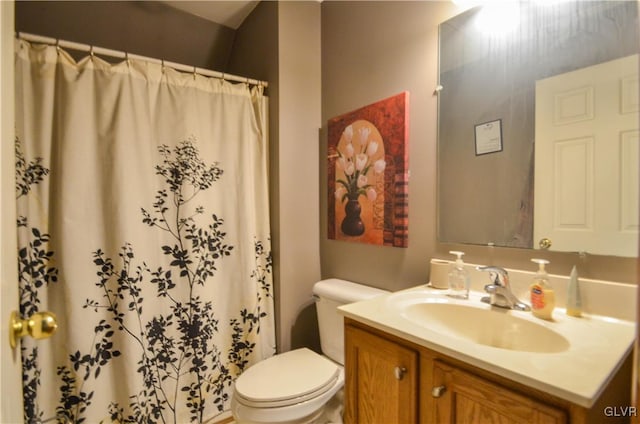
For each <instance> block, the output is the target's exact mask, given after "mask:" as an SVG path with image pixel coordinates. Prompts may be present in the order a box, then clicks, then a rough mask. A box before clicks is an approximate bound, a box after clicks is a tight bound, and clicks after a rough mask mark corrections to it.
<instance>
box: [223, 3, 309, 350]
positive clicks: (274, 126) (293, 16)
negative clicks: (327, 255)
mask: <svg viewBox="0 0 640 424" xmlns="http://www.w3.org/2000/svg"><path fill="white" fill-rule="evenodd" d="M229 72H231V73H237V74H241V75H248V76H252V77H254V78H260V79H265V80H267V81H269V89H268V94H269V101H270V121H269V122H270V131H269V136H270V143H271V146H270V161H271V164H270V173H271V175H270V190H271V223H272V228H271V234H272V248H273V258H274V286H275V306H276V323H277V343H278V350H279V351H287V350H290V349H291V348H296V347H300V346H309V347H312V348H314V349H318V343H319V342H318V335H317V333H318V331H317V328H316V326H317V324H316V319H315V308H314V307H313V302H312V299H311V292H312V287H313V284H314V283H315V282H316V281H318V280H319V279H320V259H319V258H320V241H319V231H318V221H319V219H320V217H319V210H320V207H319V200H318V189H317V187H319V185H320V183H319V180H318V174H319V169H318V162H319V158H318V155H319V153H318V152H319V148H318V131H319V128H320V125H321V121H320V95H321V84H320V83H321V81H320V3H318V2H315V1H306V2H296V1H287V2H278V3H276V2H261V3H260V4H259V5H258V7H257V8H256V9H255V10H254V11H253V13H252V14H251V15H250V16H249V18H248V19H247V20H246V21H245V22H244V23H243V25H242V26H241V27H240V28H239V29H238V31H237V35H236V41H235V43H234V46H233V52H232V55H231V59H230V63H229Z"/></svg>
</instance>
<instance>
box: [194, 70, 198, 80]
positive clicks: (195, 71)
mask: <svg viewBox="0 0 640 424" xmlns="http://www.w3.org/2000/svg"><path fill="white" fill-rule="evenodd" d="M197 73H198V70H197V69H196V67H195V66H194V67H193V80H194V81H195V80H196V74H197Z"/></svg>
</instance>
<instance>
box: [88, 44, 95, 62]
mask: <svg viewBox="0 0 640 424" xmlns="http://www.w3.org/2000/svg"><path fill="white" fill-rule="evenodd" d="M89 56H91V59H93V56H94V53H93V46H90V47H89Z"/></svg>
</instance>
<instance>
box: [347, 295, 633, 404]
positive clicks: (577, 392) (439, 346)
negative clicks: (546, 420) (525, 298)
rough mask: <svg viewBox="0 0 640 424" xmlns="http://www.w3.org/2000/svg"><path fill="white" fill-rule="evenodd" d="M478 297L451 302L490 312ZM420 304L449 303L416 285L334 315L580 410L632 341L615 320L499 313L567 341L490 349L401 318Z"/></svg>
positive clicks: (626, 325)
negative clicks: (544, 347) (548, 347)
mask: <svg viewBox="0 0 640 424" xmlns="http://www.w3.org/2000/svg"><path fill="white" fill-rule="evenodd" d="M484 295H486V294H485V293H481V292H474V291H472V292H471V293H470V297H469V299H468V300H456V301H455V302H457V303H463V304H464V302H469V305H470V306H473V307H474V308H482V309H491V308H492V307H491V306H490V305H487V304H485V303H482V302H481V301H480V298H481V297H482V296H484ZM421 301H435V302H451V301H452V300H451V298H448V297H447V296H446V295H445V291H443V290H437V289H432V288H429V287H428V286H425V285H422V286H418V287H414V288H411V289H407V290H403V291H400V292H396V293H391V294H385V295H382V296H379V297H376V298H373V299H370V300H365V301H361V302H356V303H352V304H349V305H345V306H341V307H340V308H339V310H340V312H341V313H342V314H343V315H344V316H346V317H349V318H351V319H354V320H356V321H359V322H362V323H364V324H367V325H369V326H371V327H374V328H376V329H379V330H382V331H385V332H387V333H390V334H392V335H395V336H397V337H400V338H403V339H405V340H408V341H410V342H413V343H415V344H417V345H420V346H424V347H426V348H429V349H432V350H434V351H436V352H439V353H442V354H444V355H448V356H450V357H452V358H455V359H458V360H461V361H464V362H466V363H468V364H470V365H473V366H476V367H478V368H481V369H484V370H487V371H490V372H492V373H495V374H497V375H500V376H502V377H506V378H509V379H511V380H514V381H516V382H519V383H522V384H525V385H527V386H529V387H532V388H535V389H538V390H542V391H544V392H547V393H549V394H552V395H555V396H557V397H559V398H562V399H565V400H568V401H570V402H573V403H575V404H577V405H580V406H582V407H585V408H590V407H591V406H592V405H593V404H594V403H595V401H596V400H597V399H598V397H599V395H600V394H601V392H602V390H604V388H605V387H606V385H607V383H608V382H609V379H610V378H611V376H612V375H613V374H615V372H616V371H617V370H618V368H619V367H620V366H621V364H622V363H623V361H624V359H625V358H626V357H627V355H628V354H629V353H630V352H631V350H632V348H633V342H634V339H635V322H631V321H626V320H623V319H619V318H611V317H605V316H597V315H588V314H585V315H584V316H583V317H581V318H574V317H570V316H567V315H566V314H565V311H564V310H563V309H560V308H556V309H555V311H554V313H553V321H544V320H540V319H537V318H535V317H533V315H532V314H531V312H522V311H512V310H509V311H506V310H502V311H501V312H502V313H506V314H513V315H514V317H517V318H521V319H524V320H528V321H531V322H532V323H534V324H539V325H542V326H545V327H547V328H548V329H550V330H553V331H555V332H556V333H558V334H560V335H562V336H564V338H566V339H567V340H568V342H569V347H568V348H567V349H565V350H563V351H560V352H554V353H538V352H524V351H518V350H509V349H503V348H496V347H492V346H488V345H484V344H479V343H476V342H473V341H470V340H467V339H465V338H463V337H460V336H457V335H455V334H452V333H447V332H446V331H442V329H440V330H434V328H433V326H429V325H421V324H420V323H419V322H416V320H415V319H413V320H411V319H407V317H406V316H405V315H404V314H403V313H402V311H403V304H405V305H406V304H409V303H411V304H415V303H419V302H421Z"/></svg>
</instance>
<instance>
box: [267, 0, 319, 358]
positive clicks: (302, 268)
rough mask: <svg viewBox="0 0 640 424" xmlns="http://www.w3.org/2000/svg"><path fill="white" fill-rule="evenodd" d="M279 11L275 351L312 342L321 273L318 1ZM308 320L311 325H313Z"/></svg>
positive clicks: (287, 5)
mask: <svg viewBox="0 0 640 424" xmlns="http://www.w3.org/2000/svg"><path fill="white" fill-rule="evenodd" d="M279 5H280V6H279V13H278V21H279V22H278V29H279V31H278V33H279V41H278V48H279V55H278V56H279V57H278V60H279V64H280V65H279V66H280V72H279V73H280V75H279V81H280V90H279V91H280V92H279V97H280V109H279V117H278V120H279V126H280V137H279V140H278V143H279V148H278V152H279V153H278V156H279V164H278V170H277V171H276V172H277V173H278V174H279V176H278V180H279V190H278V193H279V199H278V204H279V209H280V210H279V216H278V217H277V219H278V221H279V229H278V232H277V236H278V237H279V238H280V242H279V251H278V252H277V254H278V258H277V259H278V265H279V282H278V283H279V296H278V298H276V303H277V305H278V308H279V311H280V313H279V319H280V320H279V324H280V325H279V327H278V346H279V350H280V351H286V350H288V349H289V348H296V347H299V346H302V345H308V344H311V343H313V340H315V339H316V337H317V336H316V333H317V331H316V330H315V327H313V323H314V322H315V321H314V320H315V312H314V308H312V307H311V306H312V304H313V302H312V299H311V290H312V287H313V284H314V283H315V282H316V281H318V280H319V279H320V241H319V232H318V221H319V220H320V217H319V210H320V205H319V201H318V191H317V187H318V186H319V185H320V182H319V180H318V175H319V170H318V163H319V157H318V155H319V153H318V152H319V148H318V131H319V128H320V125H321V124H320V104H321V103H320V93H321V91H320V90H321V80H320V3H318V2H281V3H279ZM310 326H311V329H310Z"/></svg>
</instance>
